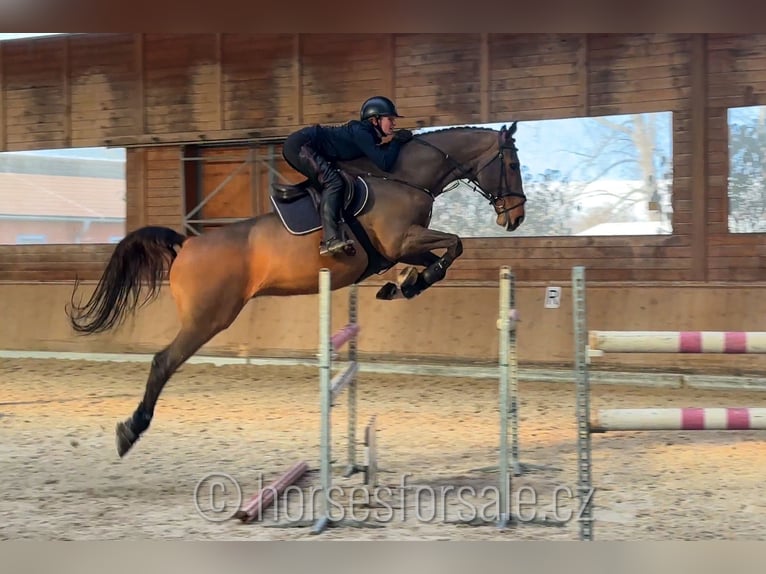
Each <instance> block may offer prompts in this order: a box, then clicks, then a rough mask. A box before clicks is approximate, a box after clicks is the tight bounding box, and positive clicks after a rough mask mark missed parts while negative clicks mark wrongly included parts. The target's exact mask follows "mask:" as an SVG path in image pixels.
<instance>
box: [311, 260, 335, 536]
mask: <svg viewBox="0 0 766 574" xmlns="http://www.w3.org/2000/svg"><path fill="white" fill-rule="evenodd" d="M330 286H331V283H330V270H329V269H327V268H322V269H320V270H319V394H320V409H321V420H322V424H321V429H320V443H319V448H320V468H319V471H320V475H321V484H322V495H321V496H320V497H319V500H320V501H321V503H320V508H319V515H318V518H317V522H316V524H315V526H314V532H316V533H319V532H322V531H323V530H324V529H325V527H326V526H327V524H328V522H329V519H330V515H329V513H330V487H331V486H332V474H331V473H332V468H331V463H330V456H331V454H330V408H331V405H330V377H331V372H330V369H331V360H332V349H331V348H330V345H331V343H330V337H331V333H330V329H331V323H332V317H331V313H330V298H331V296H332V293H331V289H330Z"/></svg>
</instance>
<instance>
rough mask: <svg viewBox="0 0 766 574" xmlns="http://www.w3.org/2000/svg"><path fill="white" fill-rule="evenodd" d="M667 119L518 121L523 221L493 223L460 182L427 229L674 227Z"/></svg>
mask: <svg viewBox="0 0 766 574" xmlns="http://www.w3.org/2000/svg"><path fill="white" fill-rule="evenodd" d="M672 120H673V114H672V113H671V112H658V113H645V114H631V115H619V116H604V117H592V118H590V117H589V118H570V119H558V120H541V121H529V122H519V124H518V131H517V132H516V145H517V147H518V148H519V159H520V161H521V166H522V167H521V169H522V177H523V180H524V191H525V193H526V195H527V199H528V201H527V204H526V206H525V207H526V218H525V220H524V223H523V224H522V225H521V227H519V228H518V229H517V230H516V231H514V232H513V233H512V234H509V233H508V232H506V231H505V230H503V229H502V228H500V227H498V226H497V225H496V224H495V217H494V211H493V210H492V209H491V208H490V207H489V206H488V205H487V202H486V200H484V198H482V197H481V196H480V195H479V194H477V193H474V192H473V191H471V189H470V188H469V187H468V186H466V185H465V184H462V183H461V184H460V185H458V186H457V188H455V189H452V190H450V191H449V192H448V193H445V194H443V195H441V196H440V197H439V198H437V200H436V202H435V203H434V213H433V217H432V227H433V228H435V229H439V230H442V231H447V232H451V233H456V234H458V235H460V236H461V237H508V236H510V235H513V236H519V235H522V236H524V235H526V236H573V235H660V234H669V233H672V226H671V221H672V207H671V205H672V204H671V199H672V198H671V193H672V180H673V173H672V157H673V151H672V139H673V136H672ZM501 125H502V124H491V125H490V127H494V128H499V127H500V126H501ZM447 189H448V188H447Z"/></svg>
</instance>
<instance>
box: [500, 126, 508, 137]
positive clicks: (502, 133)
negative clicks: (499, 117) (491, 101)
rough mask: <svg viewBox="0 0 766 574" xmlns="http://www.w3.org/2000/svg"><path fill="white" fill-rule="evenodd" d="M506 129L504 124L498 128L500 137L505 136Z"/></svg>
mask: <svg viewBox="0 0 766 574" xmlns="http://www.w3.org/2000/svg"><path fill="white" fill-rule="evenodd" d="M507 129H508V128H506V127H505V124H503V127H501V128H500V135H505V130H507Z"/></svg>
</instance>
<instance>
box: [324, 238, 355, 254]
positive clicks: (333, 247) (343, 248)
mask: <svg viewBox="0 0 766 574" xmlns="http://www.w3.org/2000/svg"><path fill="white" fill-rule="evenodd" d="M353 248H354V242H353V241H351V240H350V239H346V240H343V239H338V238H337V237H333V238H332V239H330V240H328V241H322V242H321V243H320V244H319V255H322V256H327V255H335V254H337V253H342V252H348V251H349V250H353Z"/></svg>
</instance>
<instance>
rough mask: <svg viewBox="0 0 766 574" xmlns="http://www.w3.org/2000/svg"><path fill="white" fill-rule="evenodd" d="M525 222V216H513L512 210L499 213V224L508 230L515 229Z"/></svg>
mask: <svg viewBox="0 0 766 574" xmlns="http://www.w3.org/2000/svg"><path fill="white" fill-rule="evenodd" d="M523 222H524V216H523V215H519V216H517V217H513V215H512V212H511V211H503V212H501V213H498V214H497V224H498V225H499V226H500V227H504V228H505V230H506V231H515V230H516V229H517V228H518V227H519V225H521V224H522V223H523Z"/></svg>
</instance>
